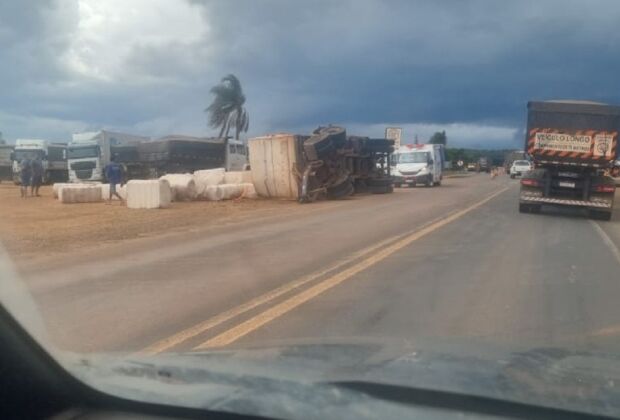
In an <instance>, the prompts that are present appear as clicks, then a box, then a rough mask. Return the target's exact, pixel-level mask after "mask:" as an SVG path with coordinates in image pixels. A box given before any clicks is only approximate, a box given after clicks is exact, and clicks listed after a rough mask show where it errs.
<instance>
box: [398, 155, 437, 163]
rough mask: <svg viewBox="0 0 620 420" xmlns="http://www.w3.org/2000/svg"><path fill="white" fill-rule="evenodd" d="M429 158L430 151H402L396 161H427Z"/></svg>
mask: <svg viewBox="0 0 620 420" xmlns="http://www.w3.org/2000/svg"><path fill="white" fill-rule="evenodd" d="M429 159H430V154H429V153H428V152H412V153H400V154H398V159H397V161H396V163H427V162H428V160H429Z"/></svg>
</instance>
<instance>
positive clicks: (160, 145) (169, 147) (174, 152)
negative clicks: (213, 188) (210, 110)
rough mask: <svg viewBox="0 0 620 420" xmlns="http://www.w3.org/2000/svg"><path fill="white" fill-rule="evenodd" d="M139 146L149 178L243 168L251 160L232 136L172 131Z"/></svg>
mask: <svg viewBox="0 0 620 420" xmlns="http://www.w3.org/2000/svg"><path fill="white" fill-rule="evenodd" d="M226 143H228V146H227V145H226ZM137 149H138V161H139V162H140V165H141V167H142V170H143V172H144V174H145V175H146V176H147V177H149V178H156V177H159V176H161V175H165V174H168V173H185V172H194V171H196V170H200V169H213V168H223V167H225V168H226V170H227V171H241V170H243V169H245V168H246V167H247V164H248V161H247V150H246V149H247V148H246V146H245V145H244V144H243V142H241V141H239V140H232V139H229V140H228V142H226V141H225V139H222V138H206V137H191V136H184V135H169V136H165V137H162V138H159V139H157V140H154V141H149V142H142V143H140V144H138V146H137Z"/></svg>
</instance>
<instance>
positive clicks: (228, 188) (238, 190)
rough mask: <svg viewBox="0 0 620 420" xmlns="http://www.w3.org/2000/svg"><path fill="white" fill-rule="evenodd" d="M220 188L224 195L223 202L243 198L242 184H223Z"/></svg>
mask: <svg viewBox="0 0 620 420" xmlns="http://www.w3.org/2000/svg"><path fill="white" fill-rule="evenodd" d="M218 188H219V189H220V191H221V194H222V200H234V199H235V198H241V196H242V195H243V187H242V185H241V184H221V185H218Z"/></svg>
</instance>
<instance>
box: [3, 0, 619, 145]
mask: <svg viewBox="0 0 620 420" xmlns="http://www.w3.org/2000/svg"><path fill="white" fill-rule="evenodd" d="M6 3H7V2H3V3H2V4H0V62H1V63H2V66H0V88H1V92H0V130H1V131H3V133H4V136H5V138H8V139H15V138H19V137H42V138H49V139H54V140H63V139H67V138H68V137H69V136H70V133H72V132H75V131H81V130H85V129H98V128H108V129H116V130H123V131H129V132H135V133H137V134H145V135H151V136H160V135H165V134H169V133H172V132H175V133H184V134H197V135H203V134H213V133H214V131H213V130H210V129H208V128H207V127H206V118H205V115H204V113H203V109H204V108H205V107H206V105H207V104H208V102H209V100H210V96H209V88H210V87H211V86H212V85H214V84H215V83H217V82H218V81H219V79H220V78H221V77H222V76H224V75H226V74H228V73H234V74H236V75H237V76H238V77H239V78H240V79H241V82H242V84H243V86H244V89H245V91H246V96H247V98H248V101H247V108H248V111H249V112H250V116H251V126H250V132H249V133H248V136H252V135H258V134H263V133H265V132H273V131H293V132H307V131H309V130H310V129H312V128H313V127H315V126H317V125H319V124H327V123H336V124H342V125H344V126H346V127H347V128H348V129H349V131H350V132H352V133H355V134H360V135H372V136H381V135H382V134H383V130H384V128H385V126H386V125H398V126H402V127H403V128H404V134H405V138H406V139H407V140H412V139H413V138H414V136H415V135H418V136H419V138H420V139H421V140H422V141H423V140H425V139H426V138H428V137H429V136H430V135H431V134H432V132H433V131H436V130H442V129H445V130H446V131H447V133H448V137H449V144H451V145H454V146H479V147H519V146H520V143H521V135H522V130H523V125H524V118H525V104H526V102H527V101H528V100H532V99H551V98H576V99H590V100H596V101H602V102H609V103H620V98H619V93H618V89H617V87H618V82H617V77H616V73H617V70H618V68H619V65H620V55H618V54H617V51H618V46H619V45H620V44H619V41H620V39H619V37H620V35H619V34H618V31H617V30H616V26H617V23H616V21H617V19H616V16H617V15H618V12H620V3H618V2H616V1H613V0H609V1H588V2H583V1H566V0H561V1H545V2H543V1H520V2H510V3H509V2H498V1H492V0H487V1H482V0H480V1H466V2H465V1H446V2H435V1H379V0H343V1H321V0H316V1H309V2H296V1H284V0H281V1H276V0H273V1H268V0H264V1H260V2H256V1H251V0H245V1H241V0H239V1H207V0H205V1H200V0H195V1H181V0H178V1H175V0H131V1H122V0H106V1H97V0H79V1H77V0H55V1H54V0H48V1H44V0H41V1H30V2H29V1H15V2H12V3H8V4H6Z"/></svg>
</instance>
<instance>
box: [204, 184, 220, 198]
mask: <svg viewBox="0 0 620 420" xmlns="http://www.w3.org/2000/svg"><path fill="white" fill-rule="evenodd" d="M223 193H224V192H223V191H222V190H221V189H220V186H219V185H209V186H208V187H207V188H206V189H205V192H204V195H203V198H204V199H205V200H208V201H220V200H222V199H223Z"/></svg>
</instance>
